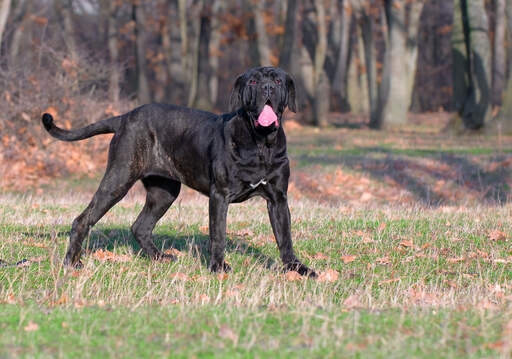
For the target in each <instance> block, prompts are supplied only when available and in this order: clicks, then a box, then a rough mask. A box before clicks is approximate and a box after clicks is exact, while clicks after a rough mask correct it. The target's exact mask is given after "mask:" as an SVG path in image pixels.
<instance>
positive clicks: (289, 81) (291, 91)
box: [286, 74, 297, 112]
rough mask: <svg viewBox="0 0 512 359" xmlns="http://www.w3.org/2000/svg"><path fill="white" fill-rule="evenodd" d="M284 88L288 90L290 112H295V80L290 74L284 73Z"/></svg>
mask: <svg viewBox="0 0 512 359" xmlns="http://www.w3.org/2000/svg"><path fill="white" fill-rule="evenodd" d="M286 88H287V90H288V108H289V109H290V111H292V112H297V100H296V95H295V94H296V91H295V80H293V77H291V75H290V74H286Z"/></svg>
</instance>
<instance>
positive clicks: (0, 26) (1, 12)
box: [0, 0, 11, 49]
mask: <svg viewBox="0 0 512 359" xmlns="http://www.w3.org/2000/svg"><path fill="white" fill-rule="evenodd" d="M10 9H11V0H1V3H0V46H2V37H3V34H4V30H5V24H7V17H8V16H9V11H10ZM0 49H1V47H0Z"/></svg>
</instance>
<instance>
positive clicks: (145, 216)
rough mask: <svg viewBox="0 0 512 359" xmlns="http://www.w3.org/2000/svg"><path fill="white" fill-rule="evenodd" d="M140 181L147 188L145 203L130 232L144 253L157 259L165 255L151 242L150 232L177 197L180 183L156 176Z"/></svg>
mask: <svg viewBox="0 0 512 359" xmlns="http://www.w3.org/2000/svg"><path fill="white" fill-rule="evenodd" d="M142 183H144V187H145V188H146V190H147V195H146V204H145V205H144V208H143V209H142V212H140V214H139V216H138V217H137V220H136V221H135V223H134V224H133V225H132V233H133V235H134V236H135V239H136V240H137V242H138V243H139V244H140V246H141V248H142V250H143V251H144V252H145V253H146V255H148V256H149V257H150V258H153V259H158V258H161V257H164V256H165V255H164V254H162V253H161V252H160V250H159V249H158V248H157V247H156V246H155V244H154V243H153V240H152V239H151V233H152V232H153V229H154V228H155V225H156V223H157V222H158V220H159V219H160V218H162V216H163V215H164V214H165V212H167V210H168V209H169V207H170V206H171V205H172V203H173V202H174V200H175V199H176V197H178V194H179V193H180V188H181V183H180V182H178V181H174V180H170V179H167V178H163V177H158V176H150V177H146V178H144V179H142ZM169 257H172V256H169Z"/></svg>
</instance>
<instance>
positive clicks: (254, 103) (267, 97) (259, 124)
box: [230, 67, 296, 132]
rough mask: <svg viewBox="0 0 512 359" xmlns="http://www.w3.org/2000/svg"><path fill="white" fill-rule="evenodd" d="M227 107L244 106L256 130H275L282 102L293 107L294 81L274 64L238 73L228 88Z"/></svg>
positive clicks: (279, 120)
mask: <svg viewBox="0 0 512 359" xmlns="http://www.w3.org/2000/svg"><path fill="white" fill-rule="evenodd" d="M230 104H231V109H232V110H238V109H240V108H242V109H244V110H245V112H246V113H247V114H248V115H249V118H250V120H251V125H252V126H254V128H255V130H257V131H259V132H270V131H274V130H277V129H278V128H279V126H280V125H281V116H282V114H283V111H284V110H285V108H286V106H288V107H289V108H290V110H291V111H293V112H295V111H296V106H295V84H294V82H293V79H292V78H291V76H290V75H288V74H287V73H286V72H285V71H283V70H281V69H278V68H275V67H257V68H253V69H250V70H248V71H247V72H245V73H243V74H242V75H240V76H239V77H238V78H237V80H236V82H235V86H234V88H233V90H232V92H231V99H230Z"/></svg>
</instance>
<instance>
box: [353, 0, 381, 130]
mask: <svg viewBox="0 0 512 359" xmlns="http://www.w3.org/2000/svg"><path fill="white" fill-rule="evenodd" d="M370 6H371V4H370V3H369V2H367V1H364V0H353V9H354V13H355V16H356V20H357V25H358V29H357V32H358V38H359V39H360V40H359V44H358V45H359V53H360V54H361V55H360V56H359V58H360V59H361V60H362V59H363V58H364V66H362V71H361V75H362V77H363V80H364V81H365V83H364V84H363V86H366V91H364V94H365V95H366V96H365V100H366V101H367V102H368V103H367V104H366V106H365V108H366V109H367V111H368V112H369V115H370V127H372V128H377V127H378V112H377V110H378V97H377V65H376V54H375V41H374V29H373V20H372V17H371V13H370V11H371V9H370ZM363 50H364V51H363Z"/></svg>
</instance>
